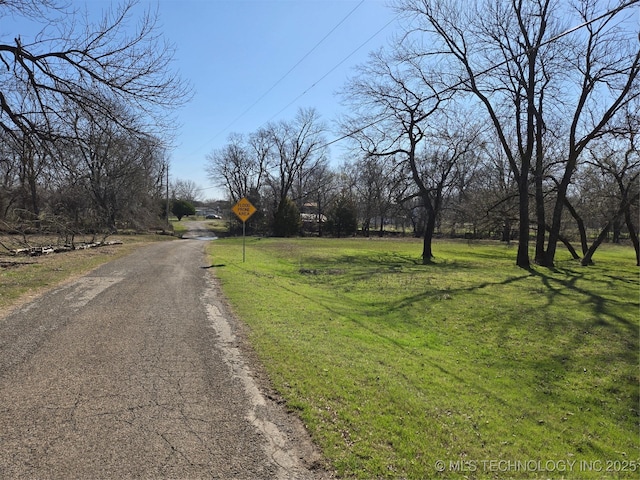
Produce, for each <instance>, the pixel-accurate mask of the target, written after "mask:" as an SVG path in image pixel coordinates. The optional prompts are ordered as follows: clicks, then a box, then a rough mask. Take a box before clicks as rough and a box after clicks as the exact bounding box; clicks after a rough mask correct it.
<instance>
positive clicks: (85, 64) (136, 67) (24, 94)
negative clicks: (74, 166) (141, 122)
mask: <svg viewBox="0 0 640 480" xmlns="http://www.w3.org/2000/svg"><path fill="white" fill-rule="evenodd" d="M135 5H136V1H135V0H127V1H126V2H125V3H123V4H121V5H119V6H118V7H114V8H113V9H111V10H109V11H108V12H106V13H105V14H104V16H103V18H102V20H101V21H100V22H99V23H98V24H96V25H90V24H84V25H83V24H81V23H80V20H81V18H82V17H81V16H80V15H79V14H78V13H77V12H74V11H72V10H69V6H68V4H66V3H63V2H59V1H56V0H41V1H38V0H11V1H5V2H2V3H0V15H2V16H4V15H19V16H22V17H24V18H27V19H29V20H31V21H32V22H34V23H40V25H42V29H41V30H40V32H39V33H38V34H37V35H36V36H35V37H34V38H27V37H26V36H23V35H20V32H14V35H13V42H11V43H0V65H2V66H3V67H4V68H2V69H0V71H1V72H2V73H0V111H1V112H2V115H1V116H0V128H2V129H3V130H4V131H5V132H7V133H8V134H10V135H16V136H19V135H27V136H29V137H30V138H32V141H33V142H34V143H35V141H36V140H39V141H49V140H51V139H54V138H57V137H59V136H60V135H61V134H62V132H61V131H60V127H61V118H60V116H61V115H62V114H64V112H67V111H68V109H69V108H76V109H78V110H84V111H86V112H92V114H97V115H100V116H103V117H108V118H110V119H111V121H112V122H115V123H120V122H122V120H123V118H122V117H121V116H119V114H118V112H113V111H112V110H111V106H112V105H113V102H114V101H116V100H117V101H116V103H126V104H128V105H129V106H130V108H135V109H136V110H137V111H138V112H142V113H143V114H144V116H147V117H148V116H153V118H154V122H153V124H154V125H158V124H162V122H161V120H162V118H163V117H164V113H165V112H166V111H167V109H168V108H173V107H176V106H177V105H179V104H180V103H182V102H183V101H185V100H186V99H187V98H188V96H189V90H188V87H187V86H186V85H185V84H184V83H183V82H182V81H181V80H180V79H179V78H178V77H177V76H175V75H174V74H172V73H171V70H170V69H169V66H170V62H171V58H172V48H171V47H170V46H169V45H168V44H167V43H166V42H164V41H163V39H162V37H161V35H160V34H159V33H158V30H157V25H156V22H157V16H156V15H155V14H153V13H152V12H150V11H147V12H146V13H145V14H144V16H143V17H142V18H141V19H140V21H139V22H138V23H137V25H138V28H137V30H135V31H131V30H130V29H129V26H128V25H129V19H130V17H131V16H132V15H133V9H134V6H135ZM96 91H99V92H100V95H97V96H96V95H95V93H96ZM105 100H106V101H105ZM151 124H152V123H151V122H149V125H151ZM123 126H125V127H126V125H123Z"/></svg>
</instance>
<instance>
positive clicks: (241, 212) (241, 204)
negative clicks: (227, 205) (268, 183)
mask: <svg viewBox="0 0 640 480" xmlns="http://www.w3.org/2000/svg"><path fill="white" fill-rule="evenodd" d="M231 211H232V212H233V213H235V214H236V216H237V217H238V218H239V219H240V220H242V221H243V222H246V221H247V220H249V218H250V217H251V215H253V214H254V213H256V207H254V206H253V205H252V204H251V202H250V201H249V200H247V199H246V198H244V197H243V198H241V199H240V200H238V203H236V204H235V205H234V206H233V207H231Z"/></svg>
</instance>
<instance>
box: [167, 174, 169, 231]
mask: <svg viewBox="0 0 640 480" xmlns="http://www.w3.org/2000/svg"><path fill="white" fill-rule="evenodd" d="M168 226H169V162H167V227H168Z"/></svg>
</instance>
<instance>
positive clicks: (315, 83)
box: [267, 14, 400, 122]
mask: <svg viewBox="0 0 640 480" xmlns="http://www.w3.org/2000/svg"><path fill="white" fill-rule="evenodd" d="M399 16H400V14H398V15H396V16H395V17H394V18H392V19H391V20H389V21H388V22H387V23H386V24H385V25H384V26H383V27H382V28H380V29H379V30H378V31H377V32H375V33H374V34H373V35H371V36H370V37H369V38H367V39H366V40H365V41H364V42H362V43H361V44H360V46H358V47H357V48H356V49H355V50H353V51H352V52H351V53H350V54H349V55H347V56H346V57H344V58H343V59H342V60H341V61H340V62H339V63H338V64H336V65H335V66H334V67H333V68H331V70H329V71H328V72H327V73H325V74H324V75H323V76H322V77H320V78H319V79H318V80H316V81H315V82H313V84H312V85H311V86H310V87H309V88H307V89H306V90H305V91H304V92H302V93H301V94H300V95H298V96H297V97H296V98H294V99H293V100H291V101H290V102H289V103H287V104H286V105H285V106H284V107H283V108H282V109H280V110H279V111H278V113H276V114H275V115H273V116H272V117H271V118H270V119H269V120H267V122H270V121H271V120H273V119H274V118H275V117H277V116H278V115H280V114H281V113H282V112H284V111H285V110H286V109H287V108H289V107H290V106H291V105H293V104H294V103H295V102H296V101H298V100H299V99H300V98H301V97H303V96H305V95H306V94H307V93H308V92H309V90H311V89H312V88H313V87H315V86H316V85H317V84H318V83H320V82H321V81H322V80H324V79H325V78H327V77H328V76H329V75H331V74H332V73H333V72H334V71H335V70H336V69H337V68H338V67H340V65H342V64H343V63H344V62H346V61H347V60H349V59H350V58H351V57H352V56H353V55H355V54H356V53H357V52H358V51H359V50H360V49H361V48H362V47H364V46H365V45H366V44H367V43H369V42H370V41H371V40H373V39H374V38H375V37H377V36H378V35H379V34H380V32H382V31H383V30H384V29H385V28H387V27H388V26H389V25H391V24H392V23H393V22H394V21H395V20H396V19H397V18H398V17H399Z"/></svg>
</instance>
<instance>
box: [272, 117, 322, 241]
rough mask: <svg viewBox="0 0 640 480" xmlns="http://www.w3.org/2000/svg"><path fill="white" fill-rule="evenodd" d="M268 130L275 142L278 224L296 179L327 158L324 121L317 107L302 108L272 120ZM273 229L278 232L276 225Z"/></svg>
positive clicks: (275, 184) (275, 210) (274, 175)
mask: <svg viewBox="0 0 640 480" xmlns="http://www.w3.org/2000/svg"><path fill="white" fill-rule="evenodd" d="M265 131H266V132H268V138H269V139H270V142H271V144H272V145H273V150H272V154H273V163H272V165H273V168H272V170H271V171H270V172H269V185H270V187H271V190H272V193H273V198H274V201H275V208H274V219H275V220H276V222H275V223H274V225H278V224H279V222H278V219H279V218H280V217H281V216H282V215H283V214H284V212H285V209H287V208H288V203H289V201H291V199H290V198H289V196H290V193H291V192H292V189H293V188H294V185H295V183H296V182H301V177H302V176H304V175H305V173H306V172H311V171H313V170H314V169H315V167H316V166H317V165H320V164H322V163H323V162H324V154H325V147H324V145H325V139H324V136H323V134H324V131H325V125H324V124H323V123H322V122H321V121H320V117H319V115H318V113H317V112H316V110H315V109H300V110H298V113H297V114H296V116H295V118H294V119H293V120H292V121H281V122H279V123H275V124H270V125H268V126H267V127H266V128H265ZM274 233H275V234H276V235H279V232H278V229H277V228H276V229H275V231H274Z"/></svg>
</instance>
